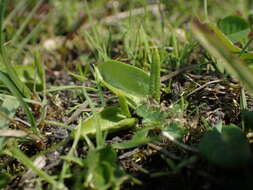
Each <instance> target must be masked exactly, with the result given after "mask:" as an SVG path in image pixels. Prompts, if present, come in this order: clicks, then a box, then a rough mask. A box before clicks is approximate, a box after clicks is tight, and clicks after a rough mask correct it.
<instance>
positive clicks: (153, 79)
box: [149, 49, 161, 103]
mask: <svg viewBox="0 0 253 190" xmlns="http://www.w3.org/2000/svg"><path fill="white" fill-rule="evenodd" d="M160 72H161V60H160V55H159V52H158V49H155V50H154V51H153V53H152V61H151V72H150V83H149V89H150V95H151V97H152V98H153V99H154V100H155V101H157V103H159V102H160V86H161V82H160Z"/></svg>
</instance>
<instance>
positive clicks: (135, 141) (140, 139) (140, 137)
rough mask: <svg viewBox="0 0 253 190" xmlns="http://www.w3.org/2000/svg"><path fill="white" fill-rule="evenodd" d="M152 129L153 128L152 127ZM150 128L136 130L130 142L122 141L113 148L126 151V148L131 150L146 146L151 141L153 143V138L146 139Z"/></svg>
mask: <svg viewBox="0 0 253 190" xmlns="http://www.w3.org/2000/svg"><path fill="white" fill-rule="evenodd" d="M152 128H154V127H152ZM152 128H150V127H145V128H143V129H140V130H138V131H137V132H136V133H135V134H134V135H133V137H132V139H131V140H128V141H124V142H121V143H118V144H114V145H113V148H118V149H128V148H133V147H137V146H140V145H143V144H147V143H149V142H151V141H153V140H154V139H155V138H152V137H148V133H149V131H150V130H151V129H152Z"/></svg>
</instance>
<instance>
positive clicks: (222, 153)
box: [199, 125, 252, 168]
mask: <svg viewBox="0 0 253 190" xmlns="http://www.w3.org/2000/svg"><path fill="white" fill-rule="evenodd" d="M199 150H200V152H201V153H202V154H203V156H204V157H205V158H206V159H207V160H208V161H209V162H211V163H213V164H216V165H218V166H220V167H224V168H240V167H244V166H247V165H248V164H249V163H250V162H251V161H252V155H251V151H250V146H249V143H248V140H247V138H246V137H245V135H244V134H243V132H242V131H241V129H240V128H238V127H237V126H235V125H228V126H223V129H222V132H221V133H219V132H218V130H217V129H216V128H214V129H212V130H211V131H208V132H207V133H206V134H205V135H204V136H203V137H202V138H201V140H200V144H199Z"/></svg>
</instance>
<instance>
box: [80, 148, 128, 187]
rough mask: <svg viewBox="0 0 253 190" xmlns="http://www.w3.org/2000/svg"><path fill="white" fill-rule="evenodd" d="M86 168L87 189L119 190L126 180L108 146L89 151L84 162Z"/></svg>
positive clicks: (113, 152)
mask: <svg viewBox="0 0 253 190" xmlns="http://www.w3.org/2000/svg"><path fill="white" fill-rule="evenodd" d="M84 166H85V168H86V177H85V186H86V187H87V188H88V189H99V190H106V189H120V185H121V184H122V183H123V182H124V181H125V180H126V179H128V176H127V175H125V172H124V171H123V170H122V168H120V167H119V166H118V164H117V155H116V152H115V150H114V149H113V148H112V147H110V146H105V147H102V148H97V149H91V150H90V151H89V152H88V155H87V157H86V159H85V161H84Z"/></svg>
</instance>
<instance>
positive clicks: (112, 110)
mask: <svg viewBox="0 0 253 190" xmlns="http://www.w3.org/2000/svg"><path fill="white" fill-rule="evenodd" d="M136 122H137V120H136V119H135V118H126V116H124V115H122V112H121V109H120V108H119V107H116V106H112V107H107V108H104V109H103V110H102V111H101V112H98V113H95V114H94V115H92V116H91V117H89V118H88V119H86V120H84V121H82V123H81V125H82V129H81V135H83V136H84V135H95V134H96V125H100V127H101V130H102V131H108V132H114V131H119V130H122V129H127V128H130V127H132V126H134V125H135V123H136Z"/></svg>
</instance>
